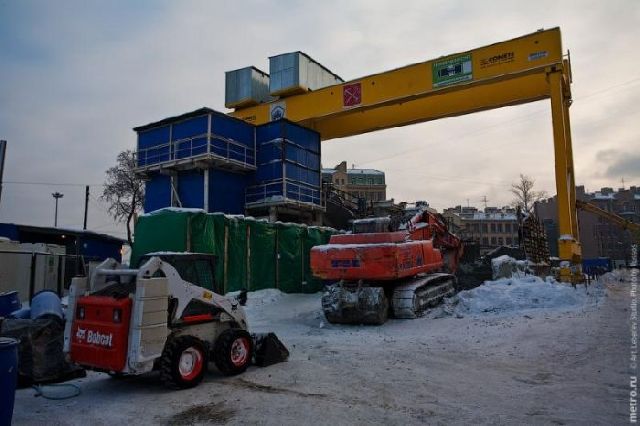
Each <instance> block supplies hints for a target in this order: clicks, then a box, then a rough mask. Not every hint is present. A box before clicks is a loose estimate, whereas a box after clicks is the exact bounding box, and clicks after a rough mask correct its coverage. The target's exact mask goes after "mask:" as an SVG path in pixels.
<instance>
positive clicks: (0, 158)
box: [0, 141, 7, 200]
mask: <svg viewBox="0 0 640 426" xmlns="http://www.w3.org/2000/svg"><path fill="white" fill-rule="evenodd" d="M6 154H7V141H0V200H1V199H2V176H3V175H4V157H5V156H6Z"/></svg>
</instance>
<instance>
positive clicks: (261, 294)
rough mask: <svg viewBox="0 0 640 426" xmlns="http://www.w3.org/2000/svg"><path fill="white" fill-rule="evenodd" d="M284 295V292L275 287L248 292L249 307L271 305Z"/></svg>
mask: <svg viewBox="0 0 640 426" xmlns="http://www.w3.org/2000/svg"><path fill="white" fill-rule="evenodd" d="M282 297H284V293H283V292H281V291H280V290H278V289H275V288H265V289H264V290H257V291H252V292H249V293H247V308H253V307H256V306H262V305H270V304H272V303H274V302H276V301H278V300H279V299H282Z"/></svg>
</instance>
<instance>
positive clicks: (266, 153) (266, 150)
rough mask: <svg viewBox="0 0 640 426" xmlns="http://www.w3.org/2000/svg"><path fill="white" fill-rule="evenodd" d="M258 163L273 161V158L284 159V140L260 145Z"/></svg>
mask: <svg viewBox="0 0 640 426" xmlns="http://www.w3.org/2000/svg"><path fill="white" fill-rule="evenodd" d="M257 156H258V157H257V158H258V165H260V164H267V163H271V162H272V161H273V160H282V142H280V141H271V142H264V143H262V144H260V145H259V146H258V152H257Z"/></svg>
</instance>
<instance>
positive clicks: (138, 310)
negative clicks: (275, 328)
mask: <svg viewBox="0 0 640 426" xmlns="http://www.w3.org/2000/svg"><path fill="white" fill-rule="evenodd" d="M214 260H215V257H214V256H212V255H206V254H194V253H156V254H151V255H147V256H145V257H143V258H142V259H141V262H140V267H139V268H138V269H125V268H123V267H122V266H121V265H120V264H118V262H116V261H115V260H113V259H107V260H105V261H104V262H102V263H101V264H100V265H99V266H98V267H97V268H96V269H95V270H94V271H93V272H92V273H91V274H90V276H89V277H76V278H74V279H73V280H72V284H71V288H70V292H69V306H68V311H67V322H66V325H65V332H64V350H65V352H66V353H67V354H68V357H69V358H70V360H71V361H72V362H74V363H76V364H78V365H80V366H82V367H84V368H87V369H92V370H97V371H103V372H106V373H109V374H110V375H112V376H121V375H138V374H143V373H147V372H149V371H152V370H159V371H160V377H161V380H162V381H163V382H164V383H165V384H166V385H168V386H170V387H172V388H189V387H193V386H195V385H197V384H198V383H200V381H201V380H202V378H203V376H204V374H205V372H206V370H207V365H208V363H209V361H213V362H214V363H215V365H216V367H217V368H218V369H219V370H220V372H222V373H223V374H225V375H231V374H237V373H241V372H243V371H244V370H246V368H247V367H248V365H249V363H250V362H251V357H252V355H253V341H252V338H251V335H250V334H249V332H248V326H247V318H246V316H245V312H244V309H243V307H242V305H243V304H244V303H241V302H243V300H242V299H244V300H246V294H243V295H241V296H240V297H238V299H236V298H230V297H225V296H221V295H220V294H219V293H218V292H217V291H216V290H217V288H216V286H215V280H214V273H213V272H214ZM243 296H244V297H243Z"/></svg>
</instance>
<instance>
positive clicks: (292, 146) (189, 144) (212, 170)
mask: <svg viewBox="0 0 640 426" xmlns="http://www.w3.org/2000/svg"><path fill="white" fill-rule="evenodd" d="M134 130H135V131H136V132H137V134H138V145H137V165H138V167H137V173H139V174H140V175H142V176H144V178H145V179H146V196H145V205H144V209H145V211H146V212H150V211H153V210H157V209H160V208H163V207H183V208H200V209H204V210H205V211H207V212H223V213H231V214H248V215H252V216H257V217H269V218H270V219H271V220H288V221H295V222H306V223H319V222H320V220H321V219H320V218H321V216H320V215H321V213H322V211H323V210H324V208H323V206H322V198H321V191H320V188H321V186H320V185H321V183H320V179H321V177H320V135H319V134H318V133H317V132H315V131H313V130H311V129H307V128H305V127H302V126H299V125H297V124H295V123H293V122H290V121H288V120H286V119H281V120H277V121H274V122H271V123H267V124H264V125H261V126H253V125H252V124H250V123H247V122H245V121H243V120H240V119H237V118H234V117H230V116H228V115H226V114H223V113H221V112H218V111H214V110H212V109H209V108H200V109H197V110H195V111H192V112H189V113H186V114H182V115H179V116H176V117H170V118H167V119H164V120H161V121H157V122H154V123H150V124H147V125H145V126H140V127H136V128H134Z"/></svg>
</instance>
